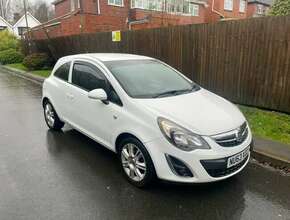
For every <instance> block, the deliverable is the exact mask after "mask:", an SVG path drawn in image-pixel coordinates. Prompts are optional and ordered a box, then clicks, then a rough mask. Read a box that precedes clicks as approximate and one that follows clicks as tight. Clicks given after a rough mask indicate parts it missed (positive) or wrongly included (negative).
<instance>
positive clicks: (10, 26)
mask: <svg viewBox="0 0 290 220" xmlns="http://www.w3.org/2000/svg"><path fill="white" fill-rule="evenodd" d="M0 22H3V23H4V24H6V25H7V27H9V28H11V29H12V25H11V24H9V23H8V21H6V20H5V19H4V18H2V17H1V16H0Z"/></svg>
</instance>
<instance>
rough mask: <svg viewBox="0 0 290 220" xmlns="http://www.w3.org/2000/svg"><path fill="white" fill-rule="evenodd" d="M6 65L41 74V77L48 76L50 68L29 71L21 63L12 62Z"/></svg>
mask: <svg viewBox="0 0 290 220" xmlns="http://www.w3.org/2000/svg"><path fill="white" fill-rule="evenodd" d="M6 66H9V67H12V68H15V69H19V70H23V71H27V72H29V73H32V74H35V75H38V76H42V77H45V78H46V77H48V76H49V75H50V73H51V69H48V70H32V71H29V70H28V69H27V68H26V67H25V66H24V65H23V64H22V63H13V64H7V65H6Z"/></svg>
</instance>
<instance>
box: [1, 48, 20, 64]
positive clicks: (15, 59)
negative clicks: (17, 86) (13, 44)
mask: <svg viewBox="0 0 290 220" xmlns="http://www.w3.org/2000/svg"><path fill="white" fill-rule="evenodd" d="M22 61H23V55H22V53H20V52H19V51H17V50H15V49H8V50H3V51H0V63H1V64H3V65H5V64H11V63H21V62H22Z"/></svg>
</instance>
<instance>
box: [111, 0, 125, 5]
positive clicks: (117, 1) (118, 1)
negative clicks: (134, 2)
mask: <svg viewBox="0 0 290 220" xmlns="http://www.w3.org/2000/svg"><path fill="white" fill-rule="evenodd" d="M108 5H114V6H124V3H123V0H108Z"/></svg>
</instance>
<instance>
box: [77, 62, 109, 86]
mask: <svg viewBox="0 0 290 220" xmlns="http://www.w3.org/2000/svg"><path fill="white" fill-rule="evenodd" d="M72 83H73V84H74V85H76V86H78V87H80V88H82V89H84V90H87V91H92V90H94V89H104V90H105V91H106V90H107V88H106V87H107V83H106V78H105V76H104V75H103V74H102V72H101V70H99V69H98V68H97V67H95V66H93V65H91V64H89V63H83V62H78V63H75V64H74V67H73V73H72Z"/></svg>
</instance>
